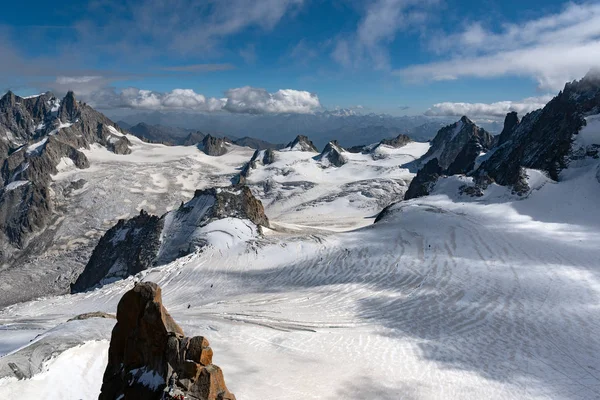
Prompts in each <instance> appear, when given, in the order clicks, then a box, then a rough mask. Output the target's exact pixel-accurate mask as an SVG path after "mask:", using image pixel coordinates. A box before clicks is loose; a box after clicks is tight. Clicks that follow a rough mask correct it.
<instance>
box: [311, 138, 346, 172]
mask: <svg viewBox="0 0 600 400" xmlns="http://www.w3.org/2000/svg"><path fill="white" fill-rule="evenodd" d="M344 152H345V150H344V149H343V148H342V147H341V146H340V145H339V144H338V142H337V140H333V141H331V142H329V143H327V146H325V148H324V149H323V152H322V153H321V154H319V155H318V156H317V157H315V159H316V160H317V161H321V162H322V161H325V160H326V161H327V163H329V164H331V165H334V166H336V167H341V166H342V165H344V164H346V163H347V162H348V159H347V158H346V157H345V156H344V155H343V154H342V153H344Z"/></svg>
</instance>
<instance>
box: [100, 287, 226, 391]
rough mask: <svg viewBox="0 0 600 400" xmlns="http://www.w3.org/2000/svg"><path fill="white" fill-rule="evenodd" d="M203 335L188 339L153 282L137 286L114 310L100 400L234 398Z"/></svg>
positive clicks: (124, 296) (126, 294)
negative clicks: (114, 318) (115, 322)
mask: <svg viewBox="0 0 600 400" xmlns="http://www.w3.org/2000/svg"><path fill="white" fill-rule="evenodd" d="M212 356H213V351H212V349H211V348H210V345H209V343H208V340H207V339H206V338H204V337H202V336H194V337H191V338H190V337H186V336H185V335H184V333H183V330H182V329H181V328H180V327H179V325H177V323H176V322H175V321H174V320H173V318H172V317H171V315H169V313H168V312H167V310H166V309H165V307H164V305H163V303H162V298H161V290H160V288H159V287H158V285H156V284H155V283H152V282H144V283H138V284H137V285H136V286H135V287H134V288H133V289H132V290H130V291H128V292H127V293H125V294H124V295H123V298H122V299H121V301H119V305H118V306H117V324H116V325H115V327H114V329H113V332H112V336H111V340H110V347H109V349H108V365H107V366H106V370H105V372H104V377H103V379H102V388H101V392H100V396H99V400H116V399H123V400H128V399H131V400H133V399H136V400H138V399H139V400H160V399H164V398H165V397H163V396H164V395H166V394H167V393H168V394H169V396H170V397H171V398H175V397H176V396H178V395H181V396H185V398H186V399H190V400H235V396H234V395H233V394H232V393H231V392H229V390H228V389H227V386H226V385H225V380H224V378H223V371H222V370H221V369H220V368H219V367H218V366H216V365H214V364H213V363H212Z"/></svg>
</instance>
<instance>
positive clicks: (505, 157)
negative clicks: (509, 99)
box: [474, 72, 600, 194]
mask: <svg viewBox="0 0 600 400" xmlns="http://www.w3.org/2000/svg"><path fill="white" fill-rule="evenodd" d="M599 111H600V76H598V75H597V74H595V73H593V72H590V73H589V74H588V75H586V76H585V77H584V78H583V79H581V80H580V81H574V82H572V83H567V84H566V85H565V88H564V90H563V91H562V92H560V93H559V94H558V95H557V96H556V97H554V98H553V99H552V100H551V101H550V102H549V103H548V104H547V105H546V106H545V107H544V108H543V109H541V110H537V111H533V112H531V113H529V114H527V115H525V116H524V117H523V119H522V120H521V121H520V123H518V124H514V123H510V121H509V124H508V126H505V130H503V132H502V135H501V136H502V140H501V141H500V142H501V145H500V146H499V147H498V148H497V149H495V152H494V154H493V155H492V156H491V157H490V158H488V159H487V160H486V161H485V162H483V163H482V164H481V166H480V167H479V168H478V170H477V171H476V172H475V173H474V175H475V176H481V175H487V176H489V177H490V178H491V179H493V180H494V181H495V182H497V183H498V184H500V185H505V186H513V191H514V192H515V193H520V194H523V193H526V192H528V187H527V180H526V174H525V172H524V170H523V168H533V169H539V170H543V171H546V172H547V173H548V174H549V176H550V178H552V179H554V180H558V174H559V173H560V171H561V170H562V169H563V168H565V167H566V166H567V165H568V162H569V159H570V155H571V145H572V138H573V135H576V134H578V132H579V130H580V129H581V128H582V127H583V126H584V125H585V120H584V116H585V115H586V114H594V113H598V112H599ZM509 119H510V120H511V121H514V117H512V116H511V117H510V118H509V116H507V120H509ZM511 126H512V128H511Z"/></svg>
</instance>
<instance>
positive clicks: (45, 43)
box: [0, 0, 600, 116]
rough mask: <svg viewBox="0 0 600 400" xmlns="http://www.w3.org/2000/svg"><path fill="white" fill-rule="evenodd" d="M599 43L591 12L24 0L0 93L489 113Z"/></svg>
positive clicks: (411, 3)
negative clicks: (50, 92) (67, 93)
mask: <svg viewBox="0 0 600 400" xmlns="http://www.w3.org/2000/svg"><path fill="white" fill-rule="evenodd" d="M599 38H600V4H599V3H598V2H569V3H565V2H562V1H551V0H550V1H548V0H547V1H538V0H534V1H519V2H517V1H489V0H487V1H486V0H483V1H454V0H419V1H417V0H370V1H358V0H332V1H324V0H229V1H216V0H207V1H195V2H194V1H190V0H170V1H165V0H148V1H114V0H96V1H91V2H82V1H63V2H61V3H56V2H54V3H53V2H47V1H37V0H32V1H29V2H20V3H17V2H12V3H11V4H9V5H5V6H4V7H3V13H2V14H0V54H3V57H2V58H3V61H2V62H1V63H0V88H2V89H12V90H14V91H16V92H17V93H20V94H23V95H26V94H33V93H37V92H40V91H45V90H53V91H55V92H57V93H62V92H64V91H66V90H69V89H73V90H75V92H76V94H77V95H78V97H80V98H82V99H84V100H86V101H88V102H90V103H91V104H93V105H95V106H97V107H99V108H103V109H116V108H125V109H160V110H169V109H185V110H189V111H190V112H214V111H223V110H225V111H231V112H250V113H260V112H313V111H315V110H319V109H321V108H329V109H332V108H335V107H348V108H351V107H354V108H357V109H361V110H363V112H370V111H373V112H386V113H391V114H404V113H408V114H421V113H424V112H427V113H428V114H429V115H454V114H457V115H458V113H459V112H460V113H462V112H464V111H467V112H468V111H470V112H471V113H473V112H476V113H482V114H481V115H488V116H499V115H501V114H502V113H504V112H506V111H507V110H511V109H517V110H518V111H528V110H529V109H532V108H535V107H537V106H539V105H540V104H543V103H544V102H545V101H547V99H548V98H549V94H552V93H556V92H557V91H558V90H559V89H560V88H561V87H562V86H563V85H564V82H566V81H567V80H572V79H575V78H580V77H581V76H583V75H584V74H585V72H586V71H587V70H589V69H590V68H591V67H593V66H594V63H600V40H599ZM176 89H183V90H176ZM283 89H288V90H287V91H282V90H283ZM358 107H362V108H358ZM406 107H409V108H406Z"/></svg>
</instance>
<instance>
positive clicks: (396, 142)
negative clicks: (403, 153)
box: [379, 134, 412, 149]
mask: <svg viewBox="0 0 600 400" xmlns="http://www.w3.org/2000/svg"><path fill="white" fill-rule="evenodd" d="M410 142H412V139H411V138H410V137H409V136H407V135H404V134H400V135H398V136H396V137H395V138H393V139H383V140H382V141H381V142H379V144H382V145H385V146H390V147H393V148H395V149H397V148H400V147H402V146H406V145H407V144H409V143H410Z"/></svg>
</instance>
